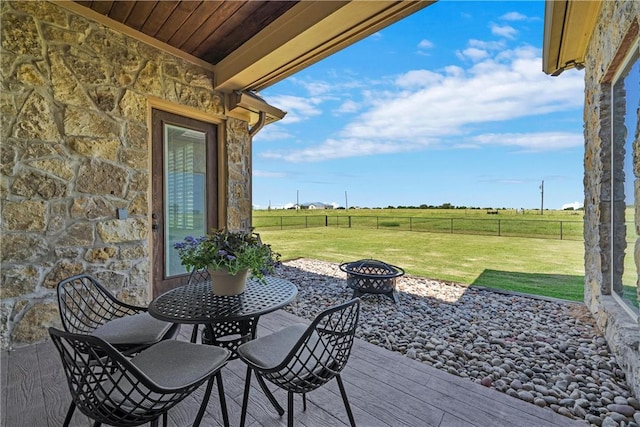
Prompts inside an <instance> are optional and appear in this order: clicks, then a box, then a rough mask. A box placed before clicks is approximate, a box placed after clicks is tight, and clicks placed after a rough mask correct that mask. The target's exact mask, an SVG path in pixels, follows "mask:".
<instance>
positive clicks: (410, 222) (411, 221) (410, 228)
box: [409, 217, 413, 231]
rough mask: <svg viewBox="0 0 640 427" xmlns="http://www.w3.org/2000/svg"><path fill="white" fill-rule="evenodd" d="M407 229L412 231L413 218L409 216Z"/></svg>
mask: <svg viewBox="0 0 640 427" xmlns="http://www.w3.org/2000/svg"><path fill="white" fill-rule="evenodd" d="M409 231H413V218H411V217H409Z"/></svg>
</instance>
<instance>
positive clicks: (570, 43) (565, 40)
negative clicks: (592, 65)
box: [542, 0, 602, 76]
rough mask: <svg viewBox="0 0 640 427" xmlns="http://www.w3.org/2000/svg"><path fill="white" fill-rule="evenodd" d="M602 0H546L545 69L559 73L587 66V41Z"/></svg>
mask: <svg viewBox="0 0 640 427" xmlns="http://www.w3.org/2000/svg"><path fill="white" fill-rule="evenodd" d="M601 6H602V2H601V1H587V0H546V2H545V14H544V47H543V55H542V70H543V71H544V72H545V73H547V74H551V75H552V76H558V75H560V73H562V72H563V71H564V70H567V69H570V68H578V69H581V68H582V67H584V65H583V64H584V61H585V55H586V51H587V44H588V43H589V39H590V37H591V34H592V33H593V31H594V29H595V25H596V21H597V18H598V14H599V13H600V7H601Z"/></svg>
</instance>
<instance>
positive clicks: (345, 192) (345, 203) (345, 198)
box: [344, 190, 349, 210]
mask: <svg viewBox="0 0 640 427" xmlns="http://www.w3.org/2000/svg"><path fill="white" fill-rule="evenodd" d="M344 208H345V209H346V210H349V202H348V201H347V190H344Z"/></svg>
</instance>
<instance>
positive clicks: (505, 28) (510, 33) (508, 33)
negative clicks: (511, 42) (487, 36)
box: [490, 24, 518, 39]
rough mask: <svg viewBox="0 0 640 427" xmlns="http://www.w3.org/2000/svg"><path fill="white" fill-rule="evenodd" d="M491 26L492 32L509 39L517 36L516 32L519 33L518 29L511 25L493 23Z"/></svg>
mask: <svg viewBox="0 0 640 427" xmlns="http://www.w3.org/2000/svg"><path fill="white" fill-rule="evenodd" d="M490 28H491V33H492V34H494V35H496V36H500V37H505V38H508V39H513V38H515V36H516V34H518V30H516V29H515V28H513V27H512V26H510V25H498V24H491V26H490Z"/></svg>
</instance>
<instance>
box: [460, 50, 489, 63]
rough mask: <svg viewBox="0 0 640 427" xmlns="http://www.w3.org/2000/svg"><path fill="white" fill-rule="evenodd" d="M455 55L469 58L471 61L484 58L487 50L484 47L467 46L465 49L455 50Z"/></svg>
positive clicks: (487, 54)
mask: <svg viewBox="0 0 640 427" xmlns="http://www.w3.org/2000/svg"><path fill="white" fill-rule="evenodd" d="M456 56H458V58H460V59H463V60H464V59H466V58H469V59H471V60H472V61H480V60H481V59H484V58H486V57H488V56H489V52H487V51H486V50H484V49H478V48H475V47H469V48H467V49H465V50H463V51H462V52H461V51H457V52H456Z"/></svg>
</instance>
